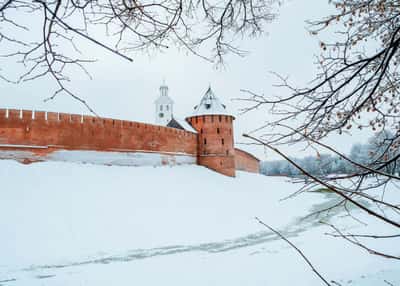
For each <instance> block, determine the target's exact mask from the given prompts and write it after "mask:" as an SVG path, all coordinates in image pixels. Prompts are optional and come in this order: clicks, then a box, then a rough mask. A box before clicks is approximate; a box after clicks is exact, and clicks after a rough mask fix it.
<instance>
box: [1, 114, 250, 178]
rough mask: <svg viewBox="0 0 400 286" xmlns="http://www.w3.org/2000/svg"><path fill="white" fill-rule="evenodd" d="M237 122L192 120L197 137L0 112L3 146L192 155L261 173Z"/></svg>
mask: <svg viewBox="0 0 400 286" xmlns="http://www.w3.org/2000/svg"><path fill="white" fill-rule="evenodd" d="M233 119H234V117H233V116H230V115H226V114H218V113H217V114H205V115H204V114H200V115H198V116H191V117H188V118H187V119H186V121H187V122H188V123H189V124H190V125H191V126H192V127H193V128H194V129H195V130H196V131H197V133H195V132H190V131H186V130H182V129H178V128H172V127H167V126H160V125H154V124H147V123H142V122H136V121H129V120H119V119H113V118H102V117H96V116H92V115H81V114H70V113H59V112H47V111H34V110H22V109H20V110H17V109H0V142H2V143H4V144H10V145H18V146H33V147H35V146H40V148H43V147H46V146H47V147H49V148H45V150H46V151H42V153H43V156H44V155H46V154H47V153H51V152H55V151H57V150H78V151H79V150H92V151H103V152H104V151H113V152H115V151H124V152H133V153H134V152H151V153H154V152H155V153H168V154H170V155H174V154H176V155H182V154H187V155H190V156H194V157H195V158H197V164H199V165H203V166H206V167H208V168H210V169H212V170H215V171H217V172H219V173H222V174H225V175H227V176H235V164H237V166H238V168H242V169H245V170H251V171H256V170H257V159H256V158H255V157H251V155H249V154H247V153H245V152H240V151H237V150H236V152H235V149H234V147H233V145H234V141H233V125H232V123H233ZM19 148H20V147H19ZM28 149H29V148H28ZM35 152H36V151H35ZM0 158H1V154H0Z"/></svg>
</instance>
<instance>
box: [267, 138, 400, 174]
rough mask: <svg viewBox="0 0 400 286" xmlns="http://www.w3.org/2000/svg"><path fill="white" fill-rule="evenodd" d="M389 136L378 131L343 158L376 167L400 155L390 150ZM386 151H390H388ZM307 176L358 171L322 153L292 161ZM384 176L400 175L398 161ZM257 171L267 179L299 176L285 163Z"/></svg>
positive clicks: (349, 164)
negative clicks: (306, 173) (266, 176)
mask: <svg viewBox="0 0 400 286" xmlns="http://www.w3.org/2000/svg"><path fill="white" fill-rule="evenodd" d="M391 137H393V136H391V134H389V133H387V132H385V133H384V132H381V133H379V134H377V135H376V136H375V137H373V138H370V139H369V140H368V143H366V144H355V145H353V146H352V148H351V151H350V154H347V155H346V156H347V157H348V158H350V159H351V160H352V161H354V162H357V163H359V164H362V165H365V166H369V167H370V168H378V167H379V166H380V165H381V164H382V161H387V156H390V157H395V156H396V155H398V154H400V148H393V142H392V141H391V139H390V138H391ZM388 150H389V151H388ZM291 159H293V160H294V161H295V162H296V163H297V164H298V165H300V166H301V167H302V168H303V169H305V170H306V171H307V172H308V173H310V174H313V175H329V174H351V173H353V172H355V171H357V168H359V167H357V166H355V165H354V164H352V163H350V162H349V161H348V160H345V159H343V158H341V157H339V156H337V155H328V154H321V155H319V154H318V155H316V156H307V157H304V158H291ZM383 171H385V172H387V173H391V174H398V173H400V160H399V159H398V160H396V161H394V162H393V163H391V164H390V165H389V166H387V167H385V168H384V170H383ZM260 172H261V173H262V174H264V175H269V176H298V175H302V173H301V172H300V171H299V170H298V169H296V167H294V166H293V165H292V164H290V163H289V162H288V161H286V160H277V161H263V162H261V166H260Z"/></svg>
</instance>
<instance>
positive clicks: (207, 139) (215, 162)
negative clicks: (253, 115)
mask: <svg viewBox="0 0 400 286" xmlns="http://www.w3.org/2000/svg"><path fill="white" fill-rule="evenodd" d="M233 119H234V118H233V117H232V116H229V115H201V116H193V117H189V118H188V119H187V120H188V122H189V123H190V124H191V125H192V126H193V128H194V129H196V131H197V133H198V151H197V153H198V164H199V165H202V166H206V167H208V168H210V169H212V170H214V171H217V172H219V173H221V174H224V175H227V176H231V177H234V176H235V149H234V147H233V144H234V143H233Z"/></svg>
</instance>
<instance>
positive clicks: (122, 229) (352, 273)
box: [0, 160, 400, 286]
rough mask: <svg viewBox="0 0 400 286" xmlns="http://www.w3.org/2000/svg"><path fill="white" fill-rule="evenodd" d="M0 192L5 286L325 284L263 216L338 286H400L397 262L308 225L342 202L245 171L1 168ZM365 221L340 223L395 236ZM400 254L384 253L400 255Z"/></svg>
mask: <svg viewBox="0 0 400 286" xmlns="http://www.w3.org/2000/svg"><path fill="white" fill-rule="evenodd" d="M0 186H1V189H0V285H2V286H5V285H7V286H8V285H10V286H13V285H96V286H101V285H118V286H120V285H185V286H187V285H191V286H194V285H229V286H234V285H307V286H309V285H310V286H312V285H321V282H320V280H318V279H317V278H316V276H315V275H314V274H313V272H312V271H311V270H310V269H309V267H308V266H307V265H306V264H305V263H304V261H303V260H301V258H300V257H299V256H298V254H297V253H296V252H294V250H293V249H292V248H290V247H289V246H288V245H287V244H286V243H285V242H283V241H281V240H279V239H278V238H277V237H276V236H275V235H274V234H272V233H271V232H269V231H268V230H266V229H265V228H264V227H263V226H261V225H260V224H258V223H257V222H256V221H255V219H254V217H256V216H257V217H259V218H260V219H262V220H263V221H265V222H266V223H268V224H270V225H271V226H273V227H275V228H277V229H279V230H280V231H282V232H283V233H284V234H285V235H286V236H287V237H289V239H290V240H291V241H293V242H294V243H295V244H296V245H297V246H298V247H299V248H301V249H302V250H303V251H304V252H305V254H306V255H307V256H308V257H309V259H310V260H311V261H312V262H313V263H314V264H315V265H316V266H317V267H318V269H319V271H320V272H321V273H322V274H324V275H325V277H327V278H328V279H329V280H335V281H337V282H339V283H341V284H342V285H374V286H375V285H388V284H387V283H386V282H384V280H387V281H388V282H390V283H392V284H393V285H400V263H399V262H398V261H393V260H388V259H383V258H379V257H376V256H372V255H369V254H368V253H366V252H365V251H363V250H361V249H359V248H355V247H354V246H352V245H349V244H348V243H347V242H345V241H343V240H342V239H338V238H332V237H329V236H326V235H324V233H325V232H328V231H330V229H329V228H328V227H327V226H324V225H321V224H319V223H318V221H319V220H320V219H321V218H312V219H306V220H302V219H301V218H302V217H304V216H305V215H307V214H309V213H310V212H312V211H314V210H316V209H318V208H321V207H322V206H326V205H329V204H331V203H333V202H334V200H335V198H334V197H333V196H332V195H327V194H321V193H307V194H303V195H301V196H297V197H295V198H292V199H289V200H281V199H282V198H284V197H286V196H288V195H289V194H291V193H292V192H294V191H295V190H296V189H297V188H298V187H299V186H298V185H294V184H293V183H291V182H290V181H288V179H286V178H272V177H264V176H261V175H255V174H249V173H243V172H238V177H237V178H228V177H225V176H222V175H219V174H216V173H214V172H212V171H209V170H207V169H205V168H202V167H198V166H177V167H157V168H154V167H108V166H96V165H89V164H87V165H83V164H82V165H79V164H73V163H60V162H46V163H36V164H32V165H21V164H19V163H16V162H14V161H6V160H3V161H0ZM387 192H390V190H388V191H387ZM356 216H357V218H358V219H362V220H363V221H365V222H368V224H369V226H368V227H365V226H363V225H361V224H359V223H357V222H356V221H354V220H352V219H350V218H347V217H344V214H336V216H335V217H336V218H335V223H337V224H339V225H341V226H342V228H345V229H349V228H351V229H352V231H353V232H357V233H365V232H367V231H368V229H367V228H370V229H371V228H372V229H375V230H379V231H381V232H382V233H385V234H392V233H393V230H392V229H389V228H387V229H379V227H378V224H377V223H376V221H374V220H371V219H369V218H367V217H366V216H365V215H364V214H362V213H361V212H356ZM324 220H327V218H324ZM394 242H396V243H394ZM373 243H376V242H373ZM399 245H400V240H398V241H393V240H391V241H390V242H389V243H386V244H384V245H382V242H380V244H379V245H375V246H379V247H380V248H379V249H381V250H388V251H391V253H392V254H396V255H400V247H399ZM372 246H374V245H372Z"/></svg>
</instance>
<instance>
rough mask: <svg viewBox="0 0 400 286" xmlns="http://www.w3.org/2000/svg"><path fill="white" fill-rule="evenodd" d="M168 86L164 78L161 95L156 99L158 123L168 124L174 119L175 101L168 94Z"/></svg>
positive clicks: (156, 119)
mask: <svg viewBox="0 0 400 286" xmlns="http://www.w3.org/2000/svg"><path fill="white" fill-rule="evenodd" d="M168 91H169V89H168V86H167V85H166V84H165V80H163V84H162V85H161V86H160V95H159V97H158V98H157V99H156V101H155V102H154V103H155V107H156V110H155V117H156V118H155V121H156V124H158V125H163V126H166V125H167V124H168V123H169V122H170V121H171V119H172V115H173V107H174V101H173V100H172V99H171V98H170V97H169V95H168Z"/></svg>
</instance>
